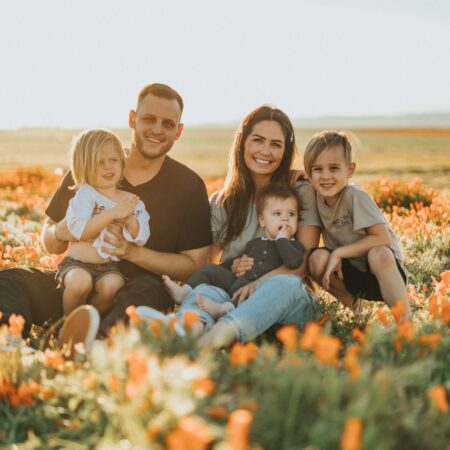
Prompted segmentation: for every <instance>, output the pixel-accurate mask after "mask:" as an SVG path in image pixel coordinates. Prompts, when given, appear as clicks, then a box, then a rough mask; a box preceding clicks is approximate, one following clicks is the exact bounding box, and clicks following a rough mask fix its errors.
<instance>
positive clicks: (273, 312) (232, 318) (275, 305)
mask: <svg viewBox="0 0 450 450" xmlns="http://www.w3.org/2000/svg"><path fill="white" fill-rule="evenodd" d="M197 294H200V295H201V296H203V297H206V298H209V299H211V300H214V301H216V302H219V303H224V302H229V301H230V296H229V295H228V293H227V292H225V291H224V290H223V289H220V288H217V287H214V286H209V285H207V284H201V285H199V286H197V287H196V288H195V289H193V290H192V291H191V292H190V293H189V294H188V296H187V297H186V298H185V299H184V300H183V303H182V304H181V307H180V309H179V310H178V313H177V315H180V316H182V315H183V314H184V313H185V312H186V311H195V312H196V313H197V314H198V315H199V316H200V319H201V321H202V322H203V323H204V324H205V330H206V331H208V330H209V329H210V328H211V327H212V326H213V325H214V322H215V321H214V319H213V318H212V317H211V316H210V315H209V314H208V313H207V312H205V311H203V310H201V309H200V308H199V306H198V305H197V303H196V295H197ZM318 316H319V308H318V306H317V304H316V303H315V301H314V300H313V298H312V297H311V296H310V295H309V293H308V292H307V291H306V290H305V287H304V285H303V282H302V281H301V279H300V278H299V277H297V276H295V275H273V276H271V277H268V278H266V279H265V280H263V281H261V282H260V283H259V284H258V286H257V288H256V290H255V292H254V293H253V294H252V295H251V296H250V297H249V298H248V299H247V300H246V301H245V302H243V303H242V304H241V305H240V306H239V307H238V308H236V309H234V310H232V311H231V312H229V313H228V314H226V315H224V316H222V317H221V318H220V319H219V322H220V321H225V322H228V323H230V324H231V325H232V326H233V328H234V329H235V334H236V338H237V339H238V340H239V341H241V342H247V341H250V340H252V339H254V338H255V337H257V336H259V335H260V334H262V333H264V332H265V331H266V330H268V329H269V328H270V327H271V326H272V325H275V324H280V325H285V324H294V325H297V326H299V327H303V326H304V325H305V324H306V323H307V322H309V321H310V320H315V319H317V318H318Z"/></svg>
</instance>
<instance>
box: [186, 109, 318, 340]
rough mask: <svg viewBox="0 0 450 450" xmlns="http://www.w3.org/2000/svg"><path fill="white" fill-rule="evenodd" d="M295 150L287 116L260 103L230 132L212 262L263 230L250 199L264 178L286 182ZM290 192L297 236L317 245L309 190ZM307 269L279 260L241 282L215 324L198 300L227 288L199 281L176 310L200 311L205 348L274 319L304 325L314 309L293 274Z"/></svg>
mask: <svg viewBox="0 0 450 450" xmlns="http://www.w3.org/2000/svg"><path fill="white" fill-rule="evenodd" d="M295 156H296V145H295V135H294V129H293V126H292V123H291V121H290V120H289V118H288V117H287V116H286V114H284V113H283V112H282V111H280V110H279V109H277V108H275V107H273V106H270V105H263V106H261V107H259V108H257V109H255V110H254V111H252V112H251V113H250V114H248V115H247V117H245V119H244V120H243V122H242V124H241V126H240V128H239V129H238V131H237V133H236V137H235V141H234V145H233V148H232V151H231V154H230V165H229V170H228V175H227V177H226V180H225V186H224V188H223V189H222V190H221V191H220V192H217V193H215V194H214V195H213V196H212V198H211V227H212V232H213V239H214V245H213V250H212V259H213V260H217V259H218V257H219V255H220V257H221V259H222V260H225V259H230V258H235V257H237V256H238V255H242V253H243V251H244V248H245V245H246V244H247V242H249V241H250V240H252V239H253V238H255V237H260V236H262V228H261V227H260V225H259V223H258V217H257V214H256V207H255V199H256V198H257V196H258V192H259V191H260V190H261V189H262V188H263V187H264V186H266V185H267V184H268V183H270V182H273V181H277V182H282V183H288V182H289V174H290V170H291V169H292V166H293V163H294V159H295ZM296 191H297V193H298V195H299V199H300V205H301V211H300V223H299V228H298V231H297V236H296V237H297V240H299V241H300V242H301V243H302V244H303V246H304V247H305V248H306V249H311V248H313V247H315V246H317V244H318V241H319V235H320V220H319V217H318V214H317V211H316V207H315V195H314V191H313V189H312V187H311V186H310V184H309V183H308V182H306V181H299V182H298V183H297V185H296ZM251 264H252V260H251V259H249V258H246V257H245V256H244V257H242V258H240V259H238V260H235V261H234V263H233V266H232V270H233V272H234V273H235V274H237V275H240V274H242V273H243V272H245V271H246V270H247V269H248V268H249V267H251ZM305 267H306V264H303V265H302V267H301V268H300V270H296V271H290V270H288V269H287V268H285V267H284V266H282V267H280V268H278V269H276V270H274V271H272V272H270V273H268V274H266V275H264V276H262V277H260V278H259V279H258V280H256V281H255V282H252V283H249V284H248V285H246V286H244V287H243V288H241V289H240V290H239V291H238V294H237V297H238V300H239V302H240V306H239V307H238V308H236V309H234V310H233V311H231V312H229V313H228V314H226V315H224V316H222V317H221V318H220V319H219V320H218V322H217V323H216V324H214V319H213V318H212V317H211V316H210V315H209V314H208V313H207V312H206V311H204V310H203V309H201V308H200V307H199V305H198V300H199V298H200V297H203V298H207V299H210V300H213V301H216V302H226V301H229V300H230V297H229V296H228V294H227V293H226V292H225V291H223V290H222V289H220V288H217V287H214V286H209V285H200V286H198V287H196V288H195V289H193V290H192V291H191V292H190V294H189V295H188V296H187V297H186V298H185V300H184V301H183V303H182V305H181V307H180V309H179V314H180V315H182V314H184V313H185V312H186V311H195V312H197V313H198V314H199V316H200V319H201V321H200V322H197V330H198V331H207V333H206V334H204V335H203V336H202V337H201V338H200V341H199V344H200V345H201V346H202V347H209V348H219V347H222V346H225V345H227V344H229V343H231V342H232V341H233V340H235V339H238V340H240V341H242V342H246V341H249V340H251V339H253V338H255V337H256V336H258V335H260V334H261V333H263V332H264V331H266V330H267V329H268V328H270V327H271V326H272V325H274V324H287V323H292V324H296V325H299V326H303V325H304V324H305V323H306V322H307V321H309V320H312V319H314V318H315V317H316V316H317V312H318V311H317V307H316V305H315V303H314V301H313V299H312V298H311V297H310V295H309V294H308V292H307V291H306V290H305V287H304V285H303V282H302V281H301V279H300V278H299V276H298V275H301V276H302V275H304V274H305ZM177 315H178V314H177ZM211 327H212V328H211Z"/></svg>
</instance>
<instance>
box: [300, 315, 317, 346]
mask: <svg viewBox="0 0 450 450" xmlns="http://www.w3.org/2000/svg"><path fill="white" fill-rule="evenodd" d="M321 333H322V328H321V327H320V325H319V324H317V323H315V322H310V323H308V324H307V325H306V327H305V331H304V333H303V335H302V337H301V338H300V347H301V348H302V350H305V351H308V350H312V349H313V348H314V347H315V346H316V343H317V340H318V339H319V337H320V335H321Z"/></svg>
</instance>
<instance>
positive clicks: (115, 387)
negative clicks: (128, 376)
mask: <svg viewBox="0 0 450 450" xmlns="http://www.w3.org/2000/svg"><path fill="white" fill-rule="evenodd" d="M108 387H109V389H110V390H111V392H114V393H116V394H117V393H119V392H120V380H119V377H118V376H117V375H116V374H115V373H112V374H110V375H109V377H108Z"/></svg>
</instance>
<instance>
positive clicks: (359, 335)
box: [352, 328, 367, 344]
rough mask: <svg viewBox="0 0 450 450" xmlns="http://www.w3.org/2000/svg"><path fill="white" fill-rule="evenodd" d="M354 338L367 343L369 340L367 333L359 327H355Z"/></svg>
mask: <svg viewBox="0 0 450 450" xmlns="http://www.w3.org/2000/svg"><path fill="white" fill-rule="evenodd" d="M352 338H353V339H355V340H356V341H358V342H360V343H361V344H365V343H366V342H367V338H366V335H365V334H364V332H363V331H361V330H360V329H359V328H353V330H352Z"/></svg>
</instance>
